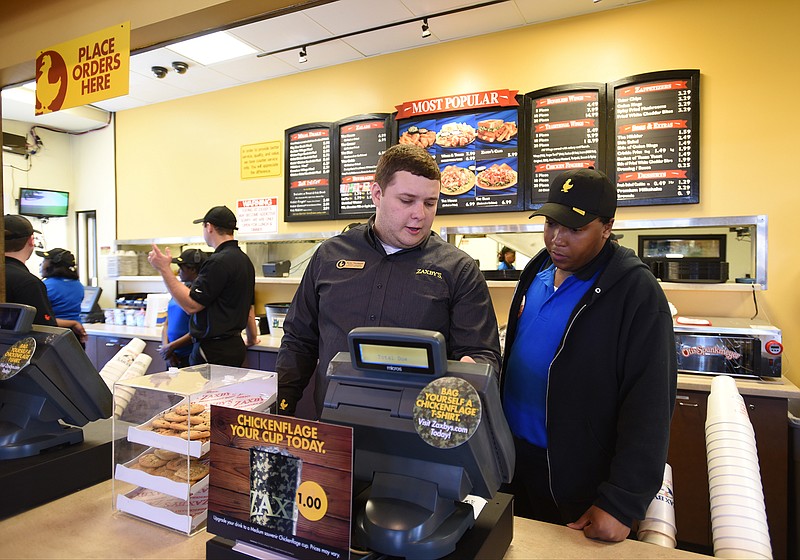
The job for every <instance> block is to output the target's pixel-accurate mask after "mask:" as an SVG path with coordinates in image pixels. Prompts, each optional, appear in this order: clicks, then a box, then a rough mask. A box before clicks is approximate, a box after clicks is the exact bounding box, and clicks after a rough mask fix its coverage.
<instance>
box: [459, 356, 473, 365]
mask: <svg viewBox="0 0 800 560" xmlns="http://www.w3.org/2000/svg"><path fill="white" fill-rule="evenodd" d="M459 362H469V363H471V364H474V363H475V360H473V359H472V358H471V357H470V356H462V357H461V359H460V360H459Z"/></svg>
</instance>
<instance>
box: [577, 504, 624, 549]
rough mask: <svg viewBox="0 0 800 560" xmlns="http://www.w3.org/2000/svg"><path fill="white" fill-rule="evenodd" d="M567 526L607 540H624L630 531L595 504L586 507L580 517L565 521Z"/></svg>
mask: <svg viewBox="0 0 800 560" xmlns="http://www.w3.org/2000/svg"><path fill="white" fill-rule="evenodd" d="M567 527H569V528H570V529H576V530H578V531H581V530H582V531H583V534H584V535H585V536H586V537H587V538H590V539H596V540H599V541H608V542H621V541H624V540H625V539H626V538H628V535H629V534H630V532H631V530H630V528H629V527H628V526H627V525H625V524H624V523H621V522H620V521H619V520H617V518H616V517H614V516H613V515H611V514H610V513H608V512H606V511H604V510H602V509H600V508H599V507H597V506H592V507H590V508H589V509H587V510H586V512H585V513H584V514H583V515H581V517H580V519H578V520H577V521H575V522H573V523H567Z"/></svg>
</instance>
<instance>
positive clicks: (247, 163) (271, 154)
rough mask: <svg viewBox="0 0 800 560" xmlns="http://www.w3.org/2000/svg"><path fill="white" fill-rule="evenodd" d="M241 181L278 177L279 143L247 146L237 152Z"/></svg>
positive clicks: (279, 170)
mask: <svg viewBox="0 0 800 560" xmlns="http://www.w3.org/2000/svg"><path fill="white" fill-rule="evenodd" d="M239 160H240V165H241V177H242V179H257V178H259V177H280V174H281V142H280V140H275V141H274V142H262V143H260V144H247V145H245V146H242V147H241V148H240V150H239Z"/></svg>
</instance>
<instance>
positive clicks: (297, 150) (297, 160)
mask: <svg viewBox="0 0 800 560" xmlns="http://www.w3.org/2000/svg"><path fill="white" fill-rule="evenodd" d="M332 137H333V134H332V125H331V123H313V124H305V125H300V126H296V127H293V128H290V129H288V130H287V131H286V189H285V190H286V204H285V211H284V218H285V220H286V221H287V222H291V221H305V220H329V219H332V218H333V209H332V207H331V183H332V177H331V175H332V168H331V140H332Z"/></svg>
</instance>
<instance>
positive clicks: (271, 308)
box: [264, 303, 291, 338]
mask: <svg viewBox="0 0 800 560" xmlns="http://www.w3.org/2000/svg"><path fill="white" fill-rule="evenodd" d="M289 305H291V304H289V303H268V304H266V305H265V306H264V307H265V308H266V310H267V326H268V327H269V335H270V336H274V337H276V338H283V320H284V319H286V314H287V313H288V312H289Z"/></svg>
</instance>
